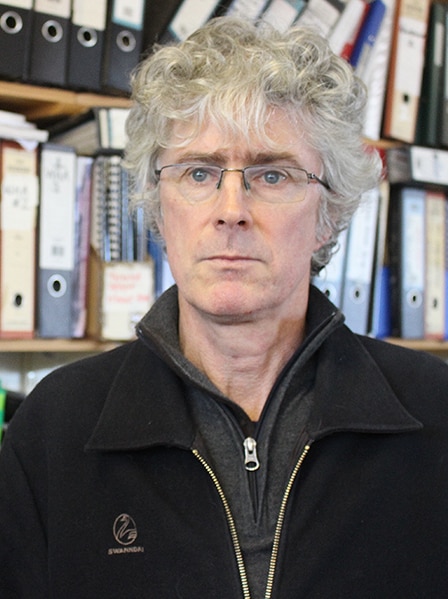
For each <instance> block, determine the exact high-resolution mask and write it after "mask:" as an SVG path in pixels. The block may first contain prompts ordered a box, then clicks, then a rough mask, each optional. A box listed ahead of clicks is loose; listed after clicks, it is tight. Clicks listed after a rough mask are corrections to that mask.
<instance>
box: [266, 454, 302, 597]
mask: <svg viewBox="0 0 448 599" xmlns="http://www.w3.org/2000/svg"><path fill="white" fill-rule="evenodd" d="M309 450H310V445H309V444H307V445H305V447H304V449H303V451H302V454H301V456H300V457H299V459H298V460H297V464H296V465H295V468H294V470H293V471H292V474H291V476H290V478H289V482H288V484H287V486H286V490H285V493H284V495H283V499H282V503H281V505H280V511H279V514H278V518H277V526H276V527H275V533H274V542H273V544H272V553H271V562H270V564H269V570H268V580H267V584H266V593H265V599H271V597H272V589H273V586H274V576H275V570H276V568H277V559H278V550H279V546H280V537H281V534H282V530H283V523H284V521H285V514H286V505H287V503H288V499H289V496H290V494H291V489H292V486H293V484H294V481H295V479H296V477H297V473H298V472H299V470H300V468H301V466H302V464H303V461H304V459H305V458H306V456H307V453H308V452H309Z"/></svg>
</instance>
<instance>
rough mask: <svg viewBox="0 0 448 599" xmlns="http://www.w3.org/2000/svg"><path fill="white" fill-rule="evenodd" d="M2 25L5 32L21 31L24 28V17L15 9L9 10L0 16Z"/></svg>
mask: <svg viewBox="0 0 448 599" xmlns="http://www.w3.org/2000/svg"><path fill="white" fill-rule="evenodd" d="M0 27H1V28H2V29H3V31H4V32H5V33H11V34H15V33H19V31H22V29H23V19H22V17H21V16H20V15H19V13H17V12H15V11H14V10H7V11H6V12H4V13H3V14H2V16H1V17H0Z"/></svg>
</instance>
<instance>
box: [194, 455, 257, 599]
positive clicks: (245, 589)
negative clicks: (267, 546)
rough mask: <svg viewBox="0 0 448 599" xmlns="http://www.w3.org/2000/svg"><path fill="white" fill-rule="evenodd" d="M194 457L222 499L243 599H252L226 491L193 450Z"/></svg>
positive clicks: (202, 459)
mask: <svg viewBox="0 0 448 599" xmlns="http://www.w3.org/2000/svg"><path fill="white" fill-rule="evenodd" d="M193 455H194V456H195V457H196V458H197V459H198V460H199V461H200V462H201V464H202V465H203V466H204V468H205V469H206V471H207V472H208V474H209V475H210V477H211V479H212V481H213V483H214V485H215V487H216V490H217V491H218V494H219V496H220V498H221V501H222V504H223V506H224V511H225V514H226V517H227V524H228V525H229V530H230V536H231V538H232V543H233V549H234V551H235V557H236V562H237V565H238V571H239V573H240V579H241V586H242V589H243V597H244V599H250V590H249V582H248V580H247V574H246V567H245V565H244V559H243V553H242V551H241V545H240V541H239V539H238V533H237V531H236V526H235V521H234V519H233V516H232V512H231V511H230V506H229V502H228V501H227V498H226V496H225V495H224V491H223V490H222V487H221V485H220V483H219V480H218V478H217V476H216V474H215V473H214V472H213V470H212V469H211V468H210V466H209V465H208V463H207V462H206V461H205V460H204V458H203V457H202V456H201V454H200V453H199V452H198V451H197V450H196V449H193Z"/></svg>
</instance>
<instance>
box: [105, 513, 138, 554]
mask: <svg viewBox="0 0 448 599" xmlns="http://www.w3.org/2000/svg"><path fill="white" fill-rule="evenodd" d="M112 532H113V535H114V539H115V540H116V542H117V543H118V544H119V545H121V546H120V547H112V548H110V549H109V550H108V554H109V555H114V554H122V553H143V552H144V551H145V549H144V547H140V546H138V545H134V543H135V541H136V540H137V536H138V531H137V525H136V523H135V520H134V519H133V518H131V516H130V515H129V514H120V515H119V516H117V518H115V521H114V524H113V527H112Z"/></svg>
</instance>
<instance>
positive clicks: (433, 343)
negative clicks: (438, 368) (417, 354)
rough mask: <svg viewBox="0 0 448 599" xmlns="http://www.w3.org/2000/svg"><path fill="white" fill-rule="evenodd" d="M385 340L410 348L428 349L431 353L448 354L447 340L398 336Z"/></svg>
mask: <svg viewBox="0 0 448 599" xmlns="http://www.w3.org/2000/svg"><path fill="white" fill-rule="evenodd" d="M385 341H388V342H389V343H394V344H395V345H401V346H402V347H408V348H409V349H416V350H419V351H426V352H429V353H431V354H437V355H439V354H440V355H442V354H448V342H447V341H437V340H431V339H399V338H396V337H391V338H387V339H385Z"/></svg>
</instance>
